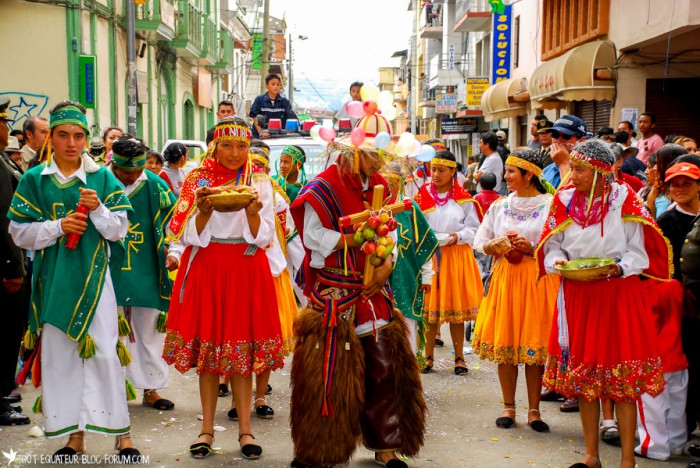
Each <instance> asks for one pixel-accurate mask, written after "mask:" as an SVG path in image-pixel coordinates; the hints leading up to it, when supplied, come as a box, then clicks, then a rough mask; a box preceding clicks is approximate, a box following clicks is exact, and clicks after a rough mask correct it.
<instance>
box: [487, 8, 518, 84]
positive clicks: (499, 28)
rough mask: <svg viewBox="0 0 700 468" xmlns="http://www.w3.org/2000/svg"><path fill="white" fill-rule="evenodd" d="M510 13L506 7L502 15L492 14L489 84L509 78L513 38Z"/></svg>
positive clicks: (510, 10) (510, 9)
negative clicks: (491, 54)
mask: <svg viewBox="0 0 700 468" xmlns="http://www.w3.org/2000/svg"><path fill="white" fill-rule="evenodd" d="M512 11H513V10H512V6H511V5H506V6H505V7H504V8H503V14H499V13H494V14H493V44H492V46H491V50H492V51H493V56H492V57H491V84H496V83H498V82H499V81H503V80H507V79H508V78H510V48H511V43H512V37H513V32H512V29H513V26H512Z"/></svg>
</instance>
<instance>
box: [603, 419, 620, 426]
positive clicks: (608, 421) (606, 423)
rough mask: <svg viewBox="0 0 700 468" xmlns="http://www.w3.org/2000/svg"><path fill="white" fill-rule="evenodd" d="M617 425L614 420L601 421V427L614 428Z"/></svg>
mask: <svg viewBox="0 0 700 468" xmlns="http://www.w3.org/2000/svg"><path fill="white" fill-rule="evenodd" d="M615 426H617V423H616V422H615V420H614V419H603V427H615Z"/></svg>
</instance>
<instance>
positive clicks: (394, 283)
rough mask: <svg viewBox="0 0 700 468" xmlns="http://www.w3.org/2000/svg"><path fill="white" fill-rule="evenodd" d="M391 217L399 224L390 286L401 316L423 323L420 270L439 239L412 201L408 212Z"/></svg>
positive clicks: (433, 251) (435, 247) (430, 255)
mask: <svg viewBox="0 0 700 468" xmlns="http://www.w3.org/2000/svg"><path fill="white" fill-rule="evenodd" d="M394 216H395V218H396V221H397V222H398V223H399V226H398V228H397V230H396V234H397V237H398V241H397V245H396V247H397V249H398V250H397V252H396V254H397V258H396V262H395V263H394V270H393V271H392V273H391V276H390V277H389V284H391V290H392V291H393V293H394V299H395V300H396V306H397V308H398V309H399V310H400V311H401V312H402V313H403V315H404V317H406V318H408V319H411V320H417V321H419V322H422V321H423V292H422V291H421V290H420V286H421V267H422V266H423V265H424V264H425V263H426V262H427V261H428V260H430V258H431V257H432V256H433V254H434V253H435V251H436V250H437V248H438V240H437V237H435V233H434V232H433V230H432V229H430V224H428V220H427V219H425V215H423V212H422V211H421V210H420V209H419V208H418V205H416V203H415V202H413V209H412V210H411V211H404V212H403V213H397V214H396V215H394Z"/></svg>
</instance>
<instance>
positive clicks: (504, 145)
mask: <svg viewBox="0 0 700 468" xmlns="http://www.w3.org/2000/svg"><path fill="white" fill-rule="evenodd" d="M496 136H497V137H498V145H497V146H496V152H497V153H498V154H499V155H501V159H502V160H503V164H505V163H506V159H507V158H508V155H509V154H510V149H508V135H506V132H504V131H503V130H499V131H497V132H496Z"/></svg>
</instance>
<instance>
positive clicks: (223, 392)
mask: <svg viewBox="0 0 700 468" xmlns="http://www.w3.org/2000/svg"><path fill="white" fill-rule="evenodd" d="M226 395H228V385H226V384H225V383H222V384H219V396H220V397H225V396H226Z"/></svg>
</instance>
